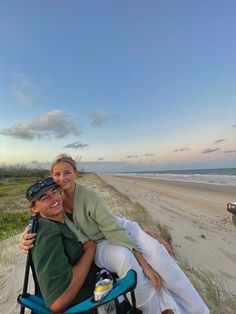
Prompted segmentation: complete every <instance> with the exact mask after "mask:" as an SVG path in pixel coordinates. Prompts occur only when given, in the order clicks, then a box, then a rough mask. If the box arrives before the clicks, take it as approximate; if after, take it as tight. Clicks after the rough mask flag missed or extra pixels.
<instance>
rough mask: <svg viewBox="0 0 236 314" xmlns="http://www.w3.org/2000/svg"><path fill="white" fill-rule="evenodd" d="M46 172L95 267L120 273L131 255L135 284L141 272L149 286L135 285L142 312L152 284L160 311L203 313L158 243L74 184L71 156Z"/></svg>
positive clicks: (204, 309)
mask: <svg viewBox="0 0 236 314" xmlns="http://www.w3.org/2000/svg"><path fill="white" fill-rule="evenodd" d="M51 172H52V177H53V179H54V180H55V181H56V182H57V183H58V184H59V185H60V186H61V188H62V190H63V195H62V197H63V206H64V210H65V213H66V215H67V217H66V219H65V221H66V223H67V224H68V226H69V227H70V228H71V230H72V231H73V232H74V233H75V234H77V235H78V237H80V238H81V235H85V238H84V241H86V240H88V239H91V240H95V241H96V243H97V250H96V255H95V263H96V264H97V266H99V267H105V268H107V269H109V270H110V271H112V272H116V273H117V274H118V276H119V277H123V276H125V274H126V272H127V270H128V269H129V268H132V266H131V265H129V263H127V258H126V257H127V255H129V254H130V253H131V254H133V255H134V256H135V258H136V259H137V261H138V263H139V264H140V266H141V268H142V271H141V272H138V282H139V277H140V278H141V276H142V275H143V274H141V273H142V272H143V273H144V274H145V275H146V277H148V278H149V279H150V282H151V283H152V286H151V285H150V286H147V287H145V288H143V287H142V286H139V284H138V285H137V289H136V297H137V303H138V305H139V307H140V308H142V310H143V311H144V313H150V314H154V313H157V312H156V310H155V309H156V308H155V307H152V304H154V302H149V304H148V306H147V308H145V304H146V300H151V299H152V298H154V296H155V295H156V291H155V289H153V288H154V287H155V288H156V289H157V290H158V291H159V292H158V293H159V296H160V308H161V310H163V311H164V310H165V309H173V310H176V313H182V314H185V313H186V314H189V313H191V314H203V313H204V314H205V313H209V311H208V308H207V307H206V305H205V304H204V302H203V300H202V299H201V298H200V296H199V295H198V293H197V291H196V290H195V288H194V287H193V286H192V284H191V283H190V281H189V279H188V278H187V277H186V276H185V274H184V273H183V272H182V270H181V269H180V268H179V267H178V265H177V264H176V263H175V261H174V260H173V259H172V258H171V256H170V255H169V254H168V252H167V251H166V249H165V248H164V247H163V245H161V244H160V243H159V242H158V241H157V240H155V239H153V238H152V237H150V236H149V235H148V234H146V233H145V232H144V231H143V230H142V229H141V228H140V227H139V225H138V224H137V223H135V222H131V221H129V220H126V219H122V218H118V217H114V216H113V215H111V214H110V213H109V211H108V209H107V208H106V206H105V204H104V203H103V201H102V200H101V198H100V197H99V196H98V195H97V193H96V192H95V191H93V190H92V189H90V188H88V187H86V186H82V185H79V184H77V183H76V182H75V180H76V177H77V174H78V171H77V168H76V163H75V161H74V160H73V159H72V158H71V157H69V156H67V155H61V156H59V157H58V158H57V159H56V160H55V161H54V162H53V164H52V167H51ZM68 217H69V218H70V219H71V220H72V221H73V223H72V221H71V220H70V219H69V218H68ZM75 226H76V228H75ZM24 237H25V238H26V239H28V238H29V237H30V236H29V235H28V234H27V232H25V233H24ZM25 244H27V241H26V242H25V241H24V240H23V239H21V247H22V248H23V249H24V248H25ZM31 245H32V244H31ZM127 249H128V250H129V251H128V250H127ZM160 277H161V279H160ZM153 286H154V287H153ZM150 304H151V305H150Z"/></svg>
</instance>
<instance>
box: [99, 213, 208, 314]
mask: <svg viewBox="0 0 236 314" xmlns="http://www.w3.org/2000/svg"><path fill="white" fill-rule="evenodd" d="M117 219H118V221H119V223H120V224H121V225H122V226H123V227H124V228H125V229H126V230H127V232H128V233H129V235H130V237H131V238H132V240H133V241H134V243H135V244H136V246H137V247H138V248H139V249H140V251H141V253H142V255H143V257H144V258H145V259H146V261H147V262H148V263H149V264H150V265H151V266H152V267H153V268H154V269H155V270H156V271H157V273H158V274H159V275H160V276H161V278H162V288H161V290H160V292H157V291H156V290H155V288H154V286H153V285H152V283H151V281H150V280H149V279H148V278H147V277H146V276H145V275H144V273H143V271H142V269H141V267H140V266H139V264H138V262H137V260H136V258H135V257H134V255H133V254H132V253H131V252H130V251H129V250H128V249H127V248H124V247H121V246H117V245H114V244H112V243H111V242H110V241H108V240H104V241H102V242H100V243H98V244H97V250H96V256H95V263H96V264H97V266H99V267H101V268H102V267H105V268H107V269H108V270H110V271H112V272H115V273H117V274H118V276H119V277H120V278H122V277H124V276H125V275H126V273H127V271H128V270H129V269H131V268H132V269H134V270H135V271H136V273H137V287H136V289H135V296H136V301H137V307H138V308H139V309H140V310H141V311H142V312H143V313H144V314H159V313H161V312H162V311H164V310H166V309H172V310H175V313H178V314H179V313H180V314H208V313H209V310H208V308H207V306H206V305H205V303H204V302H203V300H202V299H201V297H200V296H199V294H198V293H197V291H196V290H195V288H194V287H193V286H192V284H191V282H190V281H189V279H188V278H187V277H186V275H185V274H184V273H183V271H182V270H181V269H180V267H179V266H178V265H177V264H176V262H175V261H174V259H173V258H172V257H171V256H170V255H169V254H168V252H167V251H166V249H165V248H164V246H163V245H161V244H160V243H159V242H158V241H157V240H155V239H154V238H152V237H150V236H149V235H148V234H146V233H145V232H144V231H143V230H142V229H141V228H140V227H139V225H138V224H137V223H136V222H132V221H129V220H127V219H123V218H118V217H117Z"/></svg>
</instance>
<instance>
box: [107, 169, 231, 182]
mask: <svg viewBox="0 0 236 314" xmlns="http://www.w3.org/2000/svg"><path fill="white" fill-rule="evenodd" d="M115 174H116V175H122V176H132V177H142V178H153V179H163V180H170V181H184V182H198V183H208V184H219V185H233V186H236V168H222V169H197V170H196V169H195V170H167V171H139V172H119V173H113V175H115Z"/></svg>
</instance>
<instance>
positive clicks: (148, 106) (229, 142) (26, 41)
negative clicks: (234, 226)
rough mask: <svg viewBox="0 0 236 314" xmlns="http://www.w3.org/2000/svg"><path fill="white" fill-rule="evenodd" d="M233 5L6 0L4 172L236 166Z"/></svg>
mask: <svg viewBox="0 0 236 314" xmlns="http://www.w3.org/2000/svg"><path fill="white" fill-rule="evenodd" d="M235 16H236V1H234V0H232V1H231V0H227V1H222V0H221V1H219V0H204V1H203V0H202V1H195V0H179V1H175V0H155V1H153V0H146V1H141V0H135V1H134V0H132V1H131V0H119V1H114V0H113V1H111V0H99V1H91V0H70V1H66V0H64V1H62V0H51V1H48V0H40V1H32V0H21V1H13V0H0V165H5V166H6V165H15V164H18V165H31V166H40V167H43V166H45V165H49V164H50V162H51V161H53V159H54V158H55V157H56V156H57V155H58V154H61V153H66V154H69V155H71V156H72V157H73V158H75V159H76V160H77V161H79V162H80V165H81V167H82V168H83V169H84V170H91V171H97V172H106V171H142V170H144V171H147V170H150V171H151V170H175V169H200V168H201V169H204V168H230V167H235V166H236V58H235V56H236V19H235Z"/></svg>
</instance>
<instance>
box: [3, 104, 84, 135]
mask: <svg viewBox="0 0 236 314" xmlns="http://www.w3.org/2000/svg"><path fill="white" fill-rule="evenodd" d="M80 133H81V132H80V130H79V128H78V127H77V126H76V120H75V117H73V116H70V115H67V114H65V113H64V112H63V111H62V110H53V111H49V112H46V113H44V114H42V115H40V116H38V117H36V118H35V119H33V120H32V121H31V122H29V123H21V124H20V123H19V124H16V125H14V126H12V127H11V128H8V129H3V130H1V131H0V134H3V135H6V136H10V137H13V138H16V139H21V140H33V139H51V138H64V137H66V136H68V135H70V134H74V135H79V134H80Z"/></svg>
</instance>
